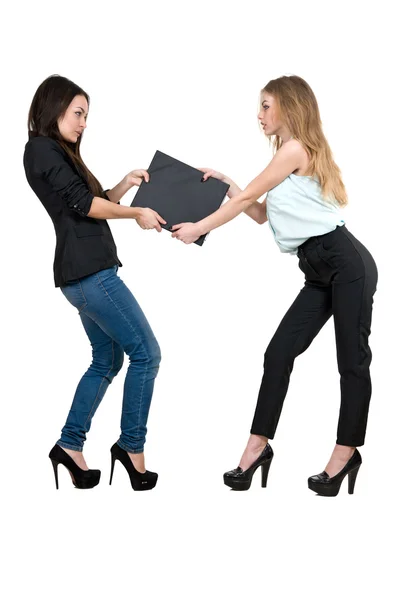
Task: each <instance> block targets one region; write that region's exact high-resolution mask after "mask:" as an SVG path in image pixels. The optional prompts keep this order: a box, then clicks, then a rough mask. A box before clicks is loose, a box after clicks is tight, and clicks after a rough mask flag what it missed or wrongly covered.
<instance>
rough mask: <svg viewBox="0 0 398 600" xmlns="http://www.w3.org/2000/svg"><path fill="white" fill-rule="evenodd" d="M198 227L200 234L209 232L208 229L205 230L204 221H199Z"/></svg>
mask: <svg viewBox="0 0 398 600" xmlns="http://www.w3.org/2000/svg"><path fill="white" fill-rule="evenodd" d="M196 228H197V232H198V235H205V233H208V232H207V231H205V228H204V227H203V224H202V221H198V222H197V223H196Z"/></svg>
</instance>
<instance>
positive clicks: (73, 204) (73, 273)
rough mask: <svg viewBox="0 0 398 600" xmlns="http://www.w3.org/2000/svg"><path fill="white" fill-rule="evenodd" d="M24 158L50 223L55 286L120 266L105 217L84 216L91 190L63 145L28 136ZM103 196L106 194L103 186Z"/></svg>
mask: <svg viewBox="0 0 398 600" xmlns="http://www.w3.org/2000/svg"><path fill="white" fill-rule="evenodd" d="M23 164H24V168H25V173H26V178H27V180H28V183H29V185H30V187H31V188H32V190H33V191H34V192H35V194H36V196H38V198H39V200H40V201H41V202H42V204H43V206H44V208H45V209H46V211H47V212H48V214H49V215H50V217H51V219H52V222H53V224H54V228H55V234H56V237H57V242H56V248H55V258H54V281H55V286H56V287H60V286H63V285H64V284H65V283H67V282H68V281H73V280H74V279H79V278H80V277H84V276H85V275H91V274H92V273H96V272H97V271H100V270H101V269H108V268H109V267H112V266H113V265H119V266H122V263H121V262H120V260H119V259H118V257H117V251H116V245H115V242H114V240H113V237H112V233H111V230H110V228H109V225H108V223H107V222H106V220H105V219H92V218H91V217H87V213H88V212H89V211H90V207H91V203H92V201H93V198H94V194H92V193H91V192H90V190H89V187H88V183H87V181H86V179H85V177H84V175H83V173H81V172H80V169H78V168H77V167H76V166H75V165H74V163H73V162H72V160H71V159H70V158H69V156H68V155H67V153H66V152H65V150H64V149H63V148H62V146H61V145H60V144H59V143H58V142H57V141H56V140H54V139H52V138H49V137H45V136H38V137H31V139H30V140H29V141H28V142H27V144H26V145H25V152H24V156H23ZM103 198H105V199H107V200H109V198H108V197H107V196H106V192H103Z"/></svg>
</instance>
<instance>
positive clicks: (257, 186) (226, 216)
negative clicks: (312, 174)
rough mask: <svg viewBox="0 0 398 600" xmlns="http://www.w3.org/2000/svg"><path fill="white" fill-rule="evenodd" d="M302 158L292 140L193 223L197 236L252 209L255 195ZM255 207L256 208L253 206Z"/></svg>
mask: <svg viewBox="0 0 398 600" xmlns="http://www.w3.org/2000/svg"><path fill="white" fill-rule="evenodd" d="M301 160H302V147H301V145H300V143H299V142H296V140H294V141H292V142H290V143H287V144H284V145H283V146H282V147H281V148H280V149H279V150H278V151H277V153H276V154H275V156H274V157H273V159H272V160H271V162H270V164H269V165H268V166H267V168H266V169H264V171H262V172H261V173H260V174H259V175H258V176H257V177H256V178H255V179H253V181H251V182H250V183H249V185H248V186H247V187H246V188H245V189H244V190H242V191H241V192H240V193H238V194H236V195H235V196H233V197H232V198H231V200H229V201H228V202H226V203H225V204H223V205H222V206H221V207H220V208H219V209H218V210H216V211H215V212H214V213H212V214H211V215H209V216H208V217H206V218H205V219H202V220H201V221H199V222H198V223H196V224H195V226H196V228H197V231H198V232H199V235H203V234H206V233H208V232H209V231H212V230H213V229H216V228H217V227H220V226H221V225H224V224H225V223H228V221H231V220H232V219H234V218H235V217H237V216H238V215H239V214H240V213H242V212H246V211H247V210H251V212H253V206H254V203H255V202H257V200H258V198H260V197H261V196H263V195H264V194H265V193H267V192H268V191H269V190H271V189H272V188H273V187H275V186H276V185H278V184H279V183H281V182H282V181H283V180H284V179H286V177H288V176H289V175H290V174H291V173H293V171H295V170H296V169H298V168H299V166H300V162H301ZM235 191H237V190H235ZM264 202H265V201H264ZM260 206H261V205H260ZM254 210H257V208H256V207H255V206H254ZM175 227H177V226H175Z"/></svg>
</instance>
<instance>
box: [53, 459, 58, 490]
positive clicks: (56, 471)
mask: <svg viewBox="0 0 398 600" xmlns="http://www.w3.org/2000/svg"><path fill="white" fill-rule="evenodd" d="M51 462H52V465H53V469H54V477H55V487H56V488H57V490H58V463H57V461H56V460H52V459H51Z"/></svg>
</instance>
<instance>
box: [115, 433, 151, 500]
mask: <svg viewBox="0 0 398 600" xmlns="http://www.w3.org/2000/svg"><path fill="white" fill-rule="evenodd" d="M116 460H119V461H120V462H121V463H122V465H123V466H124V468H125V469H126V471H127V473H128V474H129V477H130V483H131V487H132V488H133V490H135V491H139V490H142V491H144V490H151V489H152V488H154V487H155V485H156V482H157V480H158V474H157V473H153V472H152V471H145V473H140V472H139V471H137V469H136V468H135V467H134V465H133V463H132V460H131V458H130V457H129V455H128V452H126V450H123V448H121V447H120V446H119V445H118V444H117V443H115V444H113V446H112V448H111V477H110V480H109V485H111V483H112V478H113V470H114V468H115V461H116Z"/></svg>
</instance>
